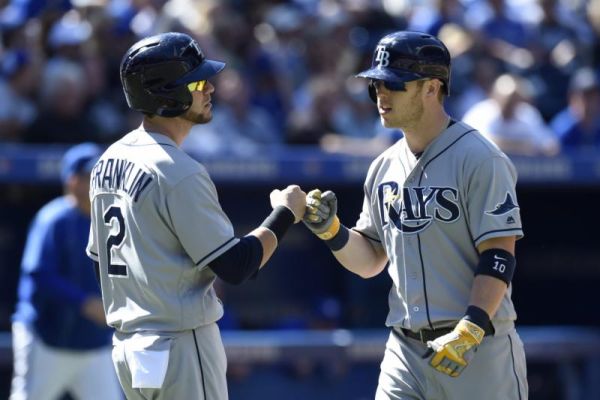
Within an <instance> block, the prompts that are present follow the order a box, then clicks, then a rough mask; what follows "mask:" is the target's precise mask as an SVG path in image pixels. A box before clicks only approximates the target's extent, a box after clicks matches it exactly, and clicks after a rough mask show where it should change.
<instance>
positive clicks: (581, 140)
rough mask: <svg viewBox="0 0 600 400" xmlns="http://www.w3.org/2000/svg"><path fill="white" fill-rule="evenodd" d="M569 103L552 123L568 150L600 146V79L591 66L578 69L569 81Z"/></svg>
mask: <svg viewBox="0 0 600 400" xmlns="http://www.w3.org/2000/svg"><path fill="white" fill-rule="evenodd" d="M568 100H569V105H568V106H567V108H565V109H564V110H563V111H561V112H560V113H559V114H558V115H557V116H556V117H554V119H553V120H552V122H551V124H550V126H551V128H552V130H553V131H554V132H555V133H556V135H557V137H558V139H559V140H560V143H561V144H562V146H563V148H564V149H574V148H580V149H582V148H595V149H600V80H599V78H598V73H597V72H596V71H594V70H593V69H591V68H582V69H580V70H578V71H577V72H576V73H575V75H573V77H572V78H571V81H570V83H569V96H568Z"/></svg>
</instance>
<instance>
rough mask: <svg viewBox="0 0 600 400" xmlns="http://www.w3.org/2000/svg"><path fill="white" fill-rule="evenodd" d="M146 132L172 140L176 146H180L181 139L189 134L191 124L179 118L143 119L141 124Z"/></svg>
mask: <svg viewBox="0 0 600 400" xmlns="http://www.w3.org/2000/svg"><path fill="white" fill-rule="evenodd" d="M142 126H143V127H144V130H145V131H147V132H155V133H160V134H161V135H165V136H167V137H168V138H170V139H171V140H173V141H174V142H175V143H176V144H177V146H181V143H182V142H183V139H185V137H186V136H187V135H188V134H189V133H190V129H192V124H190V123H189V122H188V121H185V120H183V119H181V118H163V117H157V116H155V117H152V118H149V117H144V121H143V122H142Z"/></svg>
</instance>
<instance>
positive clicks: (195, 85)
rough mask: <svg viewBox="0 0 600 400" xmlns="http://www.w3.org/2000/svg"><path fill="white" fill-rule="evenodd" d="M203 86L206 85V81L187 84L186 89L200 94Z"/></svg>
mask: <svg viewBox="0 0 600 400" xmlns="http://www.w3.org/2000/svg"><path fill="white" fill-rule="evenodd" d="M204 85H206V79H205V80H203V81H197V82H192V83H188V85H187V87H188V89H189V91H190V92H196V91H198V92H201V91H202V89H204Z"/></svg>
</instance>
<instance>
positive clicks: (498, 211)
mask: <svg viewBox="0 0 600 400" xmlns="http://www.w3.org/2000/svg"><path fill="white" fill-rule="evenodd" d="M515 208H519V206H518V205H516V204H515V202H514V201H513V199H512V196H511V195H510V193H508V192H506V197H505V198H504V201H503V202H502V203H498V204H496V207H495V208H494V209H493V210H489V211H486V212H485V213H486V214H488V215H502V214H506V213H507V212H509V211H511V210H514V209H515Z"/></svg>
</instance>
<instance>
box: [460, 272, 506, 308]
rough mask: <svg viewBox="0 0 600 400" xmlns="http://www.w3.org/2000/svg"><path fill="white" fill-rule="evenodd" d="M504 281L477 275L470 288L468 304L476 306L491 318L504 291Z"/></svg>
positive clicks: (498, 305)
mask: <svg viewBox="0 0 600 400" xmlns="http://www.w3.org/2000/svg"><path fill="white" fill-rule="evenodd" d="M506 289H507V287H506V283H505V282H504V281H501V280H500V279H498V278H494V277H493V276H488V275H477V276H476V277H475V280H474V281H473V286H472V288H471V296H470V298H469V305H473V306H477V307H479V308H481V309H482V310H484V311H485V312H487V314H488V315H489V316H490V318H493V317H494V315H495V314H496V311H498V308H499V307H500V303H502V298H503V297H504V294H505V293H506Z"/></svg>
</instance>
